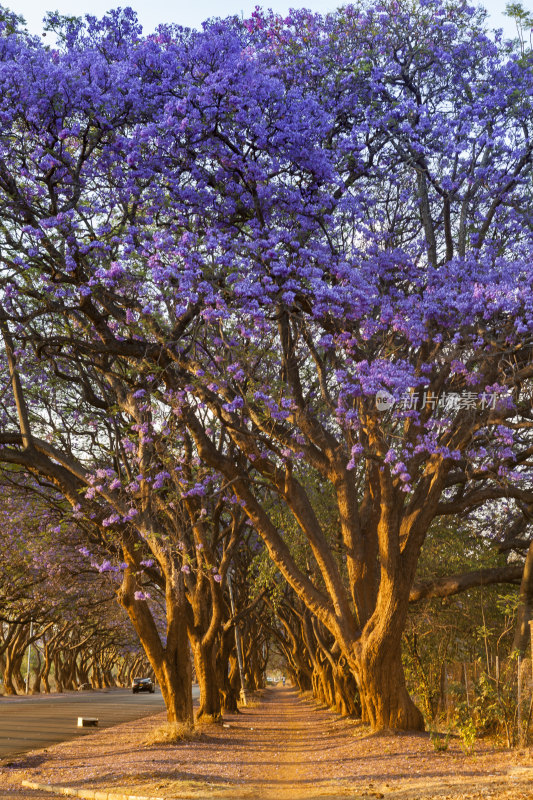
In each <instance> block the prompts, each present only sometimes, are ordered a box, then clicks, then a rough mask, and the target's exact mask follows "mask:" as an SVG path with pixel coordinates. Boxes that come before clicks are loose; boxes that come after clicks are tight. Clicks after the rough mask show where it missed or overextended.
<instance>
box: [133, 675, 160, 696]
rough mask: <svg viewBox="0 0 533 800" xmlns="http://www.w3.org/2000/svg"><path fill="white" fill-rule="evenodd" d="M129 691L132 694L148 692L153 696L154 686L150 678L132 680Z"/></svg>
mask: <svg viewBox="0 0 533 800" xmlns="http://www.w3.org/2000/svg"><path fill="white" fill-rule="evenodd" d="M131 690H132V692H133V694H137V692H150V694H153V693H154V692H155V686H154V684H153V681H152V680H151V678H134V679H133V683H132V684H131Z"/></svg>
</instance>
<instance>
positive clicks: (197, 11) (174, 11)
mask: <svg viewBox="0 0 533 800" xmlns="http://www.w3.org/2000/svg"><path fill="white" fill-rule="evenodd" d="M0 2H2V5H6V6H8V7H9V8H11V9H12V10H13V11H16V12H17V13H19V14H22V16H23V17H24V18H25V19H26V22H27V23H28V26H29V28H30V30H31V31H32V33H40V32H41V20H42V18H43V15H44V14H45V12H46V11H50V10H54V11H55V10H58V11H60V12H61V13H63V14H76V15H79V14H84V13H90V14H95V15H98V16H99V15H101V14H103V13H104V12H105V11H107V10H108V9H109V8H113V7H115V6H119V5H120V6H128V5H129V6H132V7H133V8H134V9H135V10H136V11H137V13H138V15H139V19H140V21H141V23H142V25H143V27H144V29H145V31H147V32H148V31H151V30H153V29H154V28H155V27H156V26H157V25H158V23H160V22H177V23H179V24H180V25H186V26H190V27H199V26H200V25H201V23H202V22H203V20H205V19H207V18H208V17H225V16H228V15H229V14H240V13H241V12H242V13H244V15H245V16H248V15H249V14H250V13H251V12H252V11H253V9H254V7H255V6H256V5H262V6H264V7H268V8H273V9H274V10H275V11H279V12H282V13H283V12H286V11H287V10H288V9H289V8H290V7H291V6H292V7H296V8H298V7H300V6H305V7H306V8H310V9H312V10H313V11H321V12H325V11H332V10H333V9H335V8H336V7H337V6H338V5H342V0H341V2H338V1H337V2H336V0H300V2H298V1H296V2H295V0H292V2H284V0H271V2H268V0H266V2H258V0H188V1H187V0H185V1H184V0H174V1H173V0H129V1H128V0H90V2H87V0H0ZM474 2H475V0H474ZM482 5H484V6H485V8H487V10H488V11H489V12H490V15H491V17H490V22H491V26H492V27H502V28H504V31H505V33H506V34H507V35H509V36H514V35H515V28H514V23H513V22H512V21H510V20H508V19H507V18H506V17H504V16H503V14H502V12H503V11H504V9H505V5H506V0H486V2H485V3H483V4H482ZM523 5H524V7H525V8H527V9H530V10H533V0H524V2H523Z"/></svg>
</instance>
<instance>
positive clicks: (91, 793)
mask: <svg viewBox="0 0 533 800" xmlns="http://www.w3.org/2000/svg"><path fill="white" fill-rule="evenodd" d="M22 786H24V787H25V788H26V789H38V790H39V791H41V792H50V793H51V794H62V795H68V796H69V797H81V798H82V799H83V800H165V798H163V797H153V796H147V795H139V794H117V792H106V791H100V790H96V789H94V790H93V789H76V788H70V786H54V785H53V784H51V783H37V782H36V781H22ZM166 800H168V798H166Z"/></svg>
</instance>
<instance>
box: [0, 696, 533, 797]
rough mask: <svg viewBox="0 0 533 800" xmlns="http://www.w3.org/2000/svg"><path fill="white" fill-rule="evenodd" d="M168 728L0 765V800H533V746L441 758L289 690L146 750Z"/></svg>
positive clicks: (148, 726)
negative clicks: (85, 796)
mask: <svg viewBox="0 0 533 800" xmlns="http://www.w3.org/2000/svg"><path fill="white" fill-rule="evenodd" d="M163 721H164V718H162V716H161V715H159V716H158V717H151V718H148V719H144V720H139V721H137V722H129V723H124V724H122V725H119V726H117V727H115V728H108V729H107V730H102V731H99V732H97V733H95V734H92V735H89V736H87V737H85V738H83V739H79V740H76V741H71V742H64V743H62V744H60V745H55V746H54V747H50V748H48V749H47V750H45V751H35V752H34V753H28V754H26V755H25V756H23V757H20V758H19V759H17V760H16V761H13V762H11V763H10V764H9V765H4V766H1V765H0V797H2V798H3V797H4V796H5V797H10V798H11V797H12V798H17V800H30V797H31V798H32V800H42V798H43V795H42V794H40V793H31V794H28V795H27V797H26V795H25V794H24V793H23V792H22V793H21V792H20V782H21V780H23V779H29V780H34V781H38V782H40V783H51V784H59V785H61V786H64V787H77V788H82V789H93V790H94V789H96V790H100V791H104V790H106V789H108V790H109V789H111V790H113V791H115V792H117V793H124V794H128V795H145V796H146V795H153V796H154V795H155V796H157V797H163V798H169V800H170V798H180V800H181V799H182V800H207V798H209V799H210V800H218V799H219V798H220V799H221V800H222V799H224V800H230V798H231V800H251V799H252V798H253V799H254V800H303V798H305V799H306V800H328V799H329V800H333V798H336V799H338V800H342V799H343V798H348V797H349V798H353V800H371V798H387V800H388V799H389V798H390V800H426V798H427V799H428V800H429V798H431V800H482V799H483V800H486V798H498V800H499V799H500V798H501V799H502V800H503V798H505V800H533V749H531V750H530V749H527V750H522V751H514V752H512V753H509V752H508V751H505V750H499V749H495V748H494V747H492V746H491V745H490V744H488V743H485V742H482V743H479V744H477V745H476V750H475V753H474V754H473V755H465V753H463V752H462V750H461V748H460V742H459V740H457V739H456V740H452V741H451V742H450V746H449V748H448V750H447V751H446V752H435V751H434V749H433V746H432V743H431V741H430V738H429V736H427V735H425V734H414V735H410V734H402V735H392V734H391V735H382V736H373V735H369V733H368V731H367V730H366V729H365V728H364V726H362V725H361V724H360V723H358V722H356V721H351V720H346V719H342V718H340V717H338V716H337V715H335V714H333V713H332V712H330V711H328V710H325V709H317V708H316V706H315V705H314V704H313V703H312V702H311V701H309V700H305V699H302V698H300V697H299V696H298V695H297V693H296V692H295V691H294V690H293V689H291V688H288V687H287V688H285V689H282V688H279V689H278V688H276V689H269V690H267V692H266V693H265V697H264V701H263V702H262V703H261V704H260V705H259V706H258V707H253V708H246V709H244V710H243V713H242V714H238V715H234V716H230V717H228V718H227V719H226V720H225V723H224V726H219V725H214V726H211V727H210V728H208V729H206V730H205V732H204V733H203V735H202V737H201V738H200V739H199V740H198V741H190V742H185V743H181V744H178V745H164V746H163V745H150V746H146V745H145V744H144V742H145V740H146V738H147V736H148V735H149V733H150V731H151V730H152V729H153V728H154V726H155V725H161V723H162V722H163ZM2 790H3V791H2ZM3 792H4V793H5V794H3ZM50 797H51V795H48V796H47V800H50Z"/></svg>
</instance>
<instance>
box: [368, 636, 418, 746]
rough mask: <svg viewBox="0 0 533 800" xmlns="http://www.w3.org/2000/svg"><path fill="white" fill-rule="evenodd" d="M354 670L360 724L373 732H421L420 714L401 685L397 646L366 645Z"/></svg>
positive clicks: (401, 677)
mask: <svg viewBox="0 0 533 800" xmlns="http://www.w3.org/2000/svg"><path fill="white" fill-rule="evenodd" d="M355 671H356V674H357V684H358V688H359V695H360V698H361V709H362V717H363V721H364V722H368V723H369V724H370V725H371V726H372V728H373V729H374V730H387V729H390V730H420V731H422V730H424V718H423V716H422V713H421V712H420V711H419V709H418V708H417V707H416V706H415V704H414V702H413V701H412V699H411V697H410V696H409V693H408V691H407V687H406V685H405V675H404V670H403V664H402V658H401V649H400V646H399V643H398V645H397V646H396V643H394V642H392V643H391V642H387V641H385V642H384V643H382V644H381V645H380V646H379V647H375V646H374V647H373V646H372V644H371V643H369V644H367V646H366V647H365V646H364V647H363V649H362V652H361V655H360V656H359V658H358V660H357V667H356V670H355Z"/></svg>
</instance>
